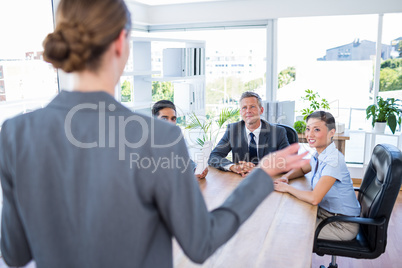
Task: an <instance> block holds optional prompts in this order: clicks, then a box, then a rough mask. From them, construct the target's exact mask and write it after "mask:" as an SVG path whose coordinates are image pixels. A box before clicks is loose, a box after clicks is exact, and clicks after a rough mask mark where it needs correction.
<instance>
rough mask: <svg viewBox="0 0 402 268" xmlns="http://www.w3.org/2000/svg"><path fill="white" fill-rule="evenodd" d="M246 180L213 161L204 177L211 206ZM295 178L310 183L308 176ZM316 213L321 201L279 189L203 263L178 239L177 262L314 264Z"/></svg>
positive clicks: (183, 264)
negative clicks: (308, 200) (191, 256)
mask: <svg viewBox="0 0 402 268" xmlns="http://www.w3.org/2000/svg"><path fill="white" fill-rule="evenodd" d="M242 180H243V178H242V177H241V176H239V175H236V174H234V173H232V172H223V171H219V170H217V169H215V168H212V167H209V172H208V175H207V178H206V179H205V180H201V181H200V188H201V191H202V193H203V195H204V198H205V202H206V204H207V207H208V209H210V210H211V209H214V208H216V207H218V206H219V205H221V204H222V203H223V201H224V200H225V199H226V198H227V197H228V196H229V194H230V193H231V192H232V191H233V190H234V189H235V188H236V186H237V185H238V184H239V183H240V182H241V181H242ZM291 184H292V185H293V186H295V187H297V188H299V189H304V190H307V189H310V185H309V183H308V182H307V180H306V179H305V178H304V177H303V178H299V179H294V180H291ZM316 215H317V206H312V205H310V204H307V203H305V202H303V201H300V200H298V199H296V198H295V197H293V196H291V195H289V194H283V193H279V192H273V193H271V194H270V195H269V196H268V197H267V198H266V199H265V200H264V201H263V202H262V203H261V204H260V206H259V207H258V208H257V209H256V211H255V212H254V213H253V214H252V215H251V217H250V218H249V219H248V220H247V221H246V222H245V223H244V224H243V225H242V226H241V227H240V229H239V230H238V232H237V233H236V234H235V235H234V236H233V237H232V238H231V239H230V240H229V241H228V242H227V243H226V244H224V245H223V246H221V247H220V248H219V249H218V250H217V251H216V252H215V253H214V254H213V255H212V256H211V257H210V258H209V259H208V260H207V261H206V262H205V263H204V264H203V265H198V264H195V263H193V262H191V261H190V260H189V259H188V258H187V257H186V256H185V255H184V253H183V251H182V250H181V248H180V246H179V245H178V244H177V242H176V241H174V246H173V258H174V260H173V261H174V267H183V268H187V267H211V268H213V267H217V268H218V267H219V268H222V267H223V268H224V267H301V268H305V267H311V256H312V249H313V237H314V231H315V221H316Z"/></svg>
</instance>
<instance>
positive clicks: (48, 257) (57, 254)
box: [0, 0, 306, 268]
mask: <svg viewBox="0 0 402 268" xmlns="http://www.w3.org/2000/svg"><path fill="white" fill-rule="evenodd" d="M130 28H131V18H130V13H129V11H128V9H127V7H126V5H125V3H124V1H123V0H61V1H60V3H59V6H58V9H57V16H56V28H55V30H54V32H53V33H50V34H49V35H48V36H47V37H46V39H45V40H44V42H43V46H44V59H45V60H46V61H47V62H50V63H52V64H53V66H54V67H56V68H60V69H62V70H64V71H66V72H71V73H72V74H73V76H74V90H73V91H72V92H67V91H61V92H60V93H59V94H58V95H57V96H56V98H55V99H54V100H52V101H51V102H50V103H49V105H48V106H46V107H45V108H43V109H39V110H36V111H34V112H31V113H28V114H25V115H22V116H17V117H15V118H12V119H10V120H7V121H5V122H4V124H3V127H2V130H1V133H0V177H1V185H2V188H3V213H2V224H1V228H2V230H1V251H2V255H3V258H4V260H5V262H6V263H7V264H9V265H11V266H23V265H25V264H26V263H28V262H29V261H30V260H32V259H33V260H34V261H35V262H36V266H37V267H49V268H63V267H66V268H73V267H96V268H99V267H108V268H109V267H172V266H173V261H172V237H175V238H176V240H177V241H178V243H179V244H180V245H181V247H182V249H183V250H184V252H185V253H186V254H187V256H188V257H189V258H190V259H192V260H193V261H195V262H198V263H201V262H203V261H204V260H205V259H206V258H208V257H209V256H210V255H211V254H212V253H213V252H214V251H215V250H216V249H217V248H218V247H219V246H221V245H222V244H223V243H225V242H226V241H227V240H228V239H229V238H230V237H231V236H232V235H233V234H234V233H235V232H236V231H237V229H238V228H239V226H240V225H241V224H242V223H243V222H244V221H245V220H246V219H247V218H248V217H249V216H250V215H251V213H252V212H253V211H254V210H255V208H256V207H257V206H258V205H259V204H260V202H262V201H263V200H264V199H265V197H266V196H267V195H268V194H269V193H270V192H271V191H272V190H273V183H272V180H271V178H270V176H273V175H275V174H278V173H280V172H284V171H286V170H289V169H290V168H292V167H298V166H301V165H302V164H304V163H306V162H305V161H303V160H302V157H303V155H301V156H297V155H294V153H295V152H297V150H298V146H296V145H295V146H291V147H289V148H287V149H285V150H283V151H279V152H277V153H276V155H274V156H267V157H266V158H264V159H262V162H266V163H265V164H266V165H264V166H262V167H261V168H256V169H255V171H254V172H253V173H251V174H250V175H249V176H248V177H247V179H245V180H244V181H243V183H242V184H241V185H240V186H239V189H238V190H236V191H234V192H233V194H232V195H231V196H230V197H229V198H228V200H227V201H226V202H225V203H224V204H223V205H222V206H221V207H218V208H216V209H215V210H214V211H212V212H209V211H208V210H207V208H206V205H205V202H204V198H203V196H202V194H201V192H200V190H199V186H198V184H197V181H196V180H194V174H193V170H192V169H191V168H190V167H189V166H190V165H189V163H190V158H189V157H188V153H187V148H186V144H185V142H184V139H183V137H182V136H181V131H180V128H178V127H176V126H173V125H172V124H169V123H166V122H163V121H162V120H157V119H153V118H151V117H148V116H145V115H141V114H137V113H133V112H131V111H130V110H129V109H127V108H126V107H125V106H123V105H121V104H120V103H119V102H117V101H116V100H115V99H114V98H113V96H114V90H115V86H116V84H117V82H118V81H119V79H120V76H121V74H122V72H123V69H124V66H125V64H126V61H127V58H128V55H129V35H130ZM275 157H281V160H282V161H281V164H283V160H285V161H286V163H287V164H286V167H283V166H282V165H281V167H275V166H272V165H270V164H269V163H270V161H272V162H273V163H276V162H278V161H275ZM248 193H252V195H250V194H248Z"/></svg>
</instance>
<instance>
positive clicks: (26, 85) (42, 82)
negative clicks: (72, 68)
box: [0, 0, 58, 125]
mask: <svg viewBox="0 0 402 268" xmlns="http://www.w3.org/2000/svg"><path fill="white" fill-rule="evenodd" d="M21 7H24V8H21ZM2 9H3V10H2V11H4V12H2V15H1V17H2V21H3V22H6V23H7V27H5V25H3V27H1V28H0V36H1V39H2V40H3V41H5V40H8V41H6V42H0V125H1V124H2V123H3V121H4V120H5V119H7V118H9V117H12V116H14V115H17V114H20V113H25V112H29V111H31V110H33V109H36V108H39V107H41V106H44V105H45V104H47V103H48V102H49V101H50V100H51V98H52V97H54V96H55V95H56V94H57V93H58V81H57V72H56V70H55V69H54V68H53V67H52V66H51V65H50V64H48V63H45V62H44V61H43V56H42V54H43V47H42V41H43V40H44V38H45V37H46V35H47V34H48V33H49V32H51V31H53V15H52V14H53V13H52V3H51V1H48V0H39V1H29V0H21V1H9V2H7V5H3V7H2Z"/></svg>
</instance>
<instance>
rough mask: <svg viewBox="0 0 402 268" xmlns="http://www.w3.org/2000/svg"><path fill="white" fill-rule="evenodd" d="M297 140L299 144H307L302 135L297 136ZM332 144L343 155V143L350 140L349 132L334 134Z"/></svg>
mask: <svg viewBox="0 0 402 268" xmlns="http://www.w3.org/2000/svg"><path fill="white" fill-rule="evenodd" d="M297 136H298V138H299V143H308V142H307V139H306V137H305V135H304V134H297ZM333 140H334V142H335V146H336V148H337V149H338V150H339V151H340V152H341V153H342V154H343V155H345V141H347V140H350V136H349V132H347V131H345V132H344V133H335V135H334V139H333Z"/></svg>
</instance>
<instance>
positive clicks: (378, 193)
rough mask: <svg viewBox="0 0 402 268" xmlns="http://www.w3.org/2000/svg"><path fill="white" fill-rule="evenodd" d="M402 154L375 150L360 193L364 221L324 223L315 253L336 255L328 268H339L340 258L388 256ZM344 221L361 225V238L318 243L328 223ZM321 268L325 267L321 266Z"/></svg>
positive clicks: (401, 178) (386, 148)
mask: <svg viewBox="0 0 402 268" xmlns="http://www.w3.org/2000/svg"><path fill="white" fill-rule="evenodd" d="M401 181H402V153H401V151H399V150H398V148H396V147H395V146H393V145H389V144H379V145H377V146H376V147H375V148H374V150H373V154H372V156H371V159H370V163H369V165H368V167H367V170H366V172H365V174H364V177H363V181H362V184H361V186H360V188H359V189H355V190H357V191H359V194H358V200H359V203H360V206H361V212H360V217H349V216H334V217H330V218H327V219H325V220H323V221H322V222H321V223H320V224H319V225H318V227H317V230H316V232H315V236H314V248H313V252H315V253H317V254H318V255H320V256H323V255H332V262H331V263H330V264H329V267H328V268H335V267H338V265H337V264H336V256H344V257H352V258H356V259H375V258H377V257H378V256H380V255H381V254H382V253H384V252H385V247H386V245H387V229H388V222H389V218H390V216H391V211H392V208H393V207H394V204H395V200H396V198H397V196H398V193H399V189H400V188H401ZM336 221H343V222H355V223H359V224H360V230H359V233H358V235H357V237H356V238H355V239H353V240H351V241H331V240H323V239H318V238H317V237H318V234H319V233H320V231H321V229H322V228H323V227H324V226H325V225H326V224H328V223H331V222H336ZM321 267H324V266H323V265H321Z"/></svg>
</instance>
